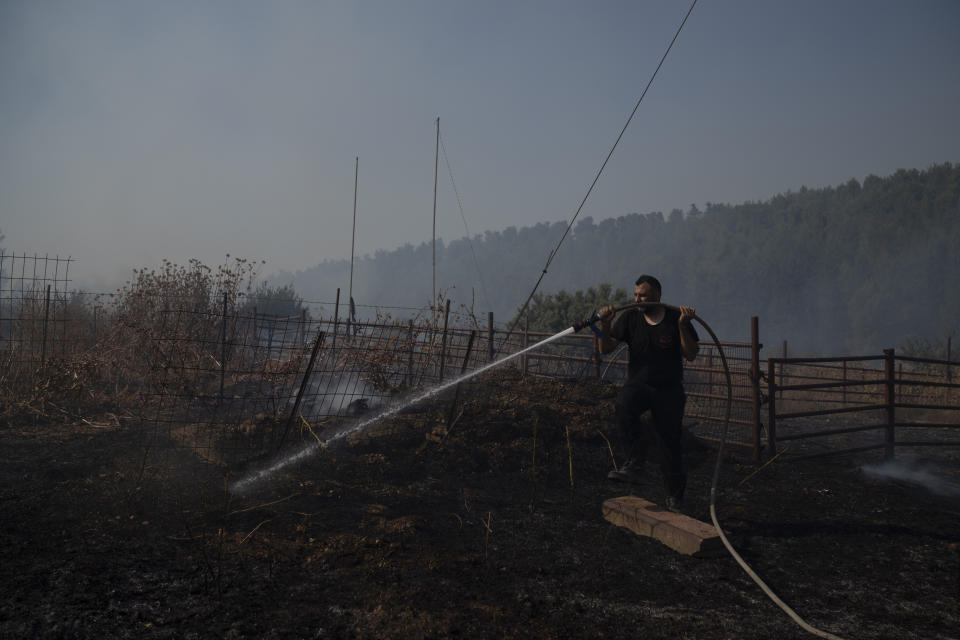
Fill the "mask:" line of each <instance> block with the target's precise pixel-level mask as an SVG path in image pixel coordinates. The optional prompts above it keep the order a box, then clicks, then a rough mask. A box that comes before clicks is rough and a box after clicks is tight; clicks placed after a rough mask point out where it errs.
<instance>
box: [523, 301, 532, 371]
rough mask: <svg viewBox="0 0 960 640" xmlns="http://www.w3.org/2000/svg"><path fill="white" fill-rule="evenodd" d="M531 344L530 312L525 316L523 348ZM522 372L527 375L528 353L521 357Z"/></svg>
mask: <svg viewBox="0 0 960 640" xmlns="http://www.w3.org/2000/svg"><path fill="white" fill-rule="evenodd" d="M529 345H530V314H529V313H528V314H526V315H525V316H523V348H524V349H526V348H527V347H528V346H529ZM521 367H522V368H521V373H522V374H523V377H524V378H526V377H527V354H523V356H522V358H521Z"/></svg>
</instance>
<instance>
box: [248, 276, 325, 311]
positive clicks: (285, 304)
mask: <svg viewBox="0 0 960 640" xmlns="http://www.w3.org/2000/svg"><path fill="white" fill-rule="evenodd" d="M304 309H306V307H305V306H304V304H303V298H301V297H300V296H299V295H298V294H297V292H296V290H295V289H294V288H293V285H292V284H285V285H282V286H270V285H268V284H267V283H266V282H261V283H260V284H259V285H258V286H257V288H256V289H254V290H253V291H252V292H250V293H248V294H247V295H246V296H245V300H244V302H243V304H242V305H241V306H240V313H241V314H242V315H247V314H250V315H252V314H253V312H254V311H256V313H257V314H258V315H268V316H275V317H278V318H289V317H292V316H297V315H300V314H301V313H302V312H303V310H304ZM307 315H308V316H309V312H308V313H307Z"/></svg>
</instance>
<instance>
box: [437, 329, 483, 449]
mask: <svg viewBox="0 0 960 640" xmlns="http://www.w3.org/2000/svg"><path fill="white" fill-rule="evenodd" d="M476 338H477V330H476V329H471V330H470V338H468V340H467V353H466V355H464V356H463V364H462V365H460V377H461V378H462V377H463V375H464V374H465V373H466V372H467V366H469V364H470V352H471V351H473V341H474V340H476ZM461 384H462V383H460V382H458V383H457V386H456V388H455V389H454V391H453V402H451V403H450V411H448V412H447V433H446V434H444V436H443V437H444V438H446V437H447V436H448V435H450V431H449V430H450V429H452V428H453V425H454V423H455V422H456V421H457V416H456V412H457V401H458V400H459V399H460V385H461Z"/></svg>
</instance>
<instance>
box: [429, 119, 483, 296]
mask: <svg viewBox="0 0 960 640" xmlns="http://www.w3.org/2000/svg"><path fill="white" fill-rule="evenodd" d="M440 150H441V151H442V152H443V161H444V162H445V163H446V165H447V172H448V173H449V174H450V184H451V185H453V194H454V195H455V196H456V197H457V206H458V207H459V208H460V218H461V219H462V220H463V231H464V233H466V234H467V244H469V245H470V253H471V254H472V255H473V266H474V268H475V269H476V270H477V278H479V280H480V290H481V291H482V292H483V297H484V299H485V300H486V301H487V306H488V307H489V306H490V296H488V295H487V285H486V283H485V282H484V280H483V273H482V272H481V271H480V263H479V262H478V261H477V252H476V251H475V250H474V248H473V240H471V238H470V229H469V227H467V216H466V214H464V212H463V202H462V201H461V200H460V192H459V191H457V183H456V182H455V181H454V179H453V169H451V168H450V158H449V156H447V146H446V145H445V144H444V143H443V137H442V136H441V137H440Z"/></svg>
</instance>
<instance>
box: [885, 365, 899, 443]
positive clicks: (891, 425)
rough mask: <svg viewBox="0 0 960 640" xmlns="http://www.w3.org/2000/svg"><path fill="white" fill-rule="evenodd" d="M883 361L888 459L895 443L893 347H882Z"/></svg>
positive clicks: (894, 369)
mask: <svg viewBox="0 0 960 640" xmlns="http://www.w3.org/2000/svg"><path fill="white" fill-rule="evenodd" d="M883 356H884V362H885V367H884V369H885V374H886V385H885V387H886V388H885V393H884V395H885V396H886V397H885V398H884V402H885V404H886V405H887V407H886V414H887V425H886V445H887V446H886V457H887V459H888V460H890V459H892V458H893V457H894V451H893V450H894V446H895V445H896V433H895V427H896V411H895V407H896V396H895V392H896V387H895V386H894V385H895V383H896V377H895V375H894V374H895V371H896V368H895V366H894V365H895V362H896V356H895V354H894V350H893V349H884V350H883Z"/></svg>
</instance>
